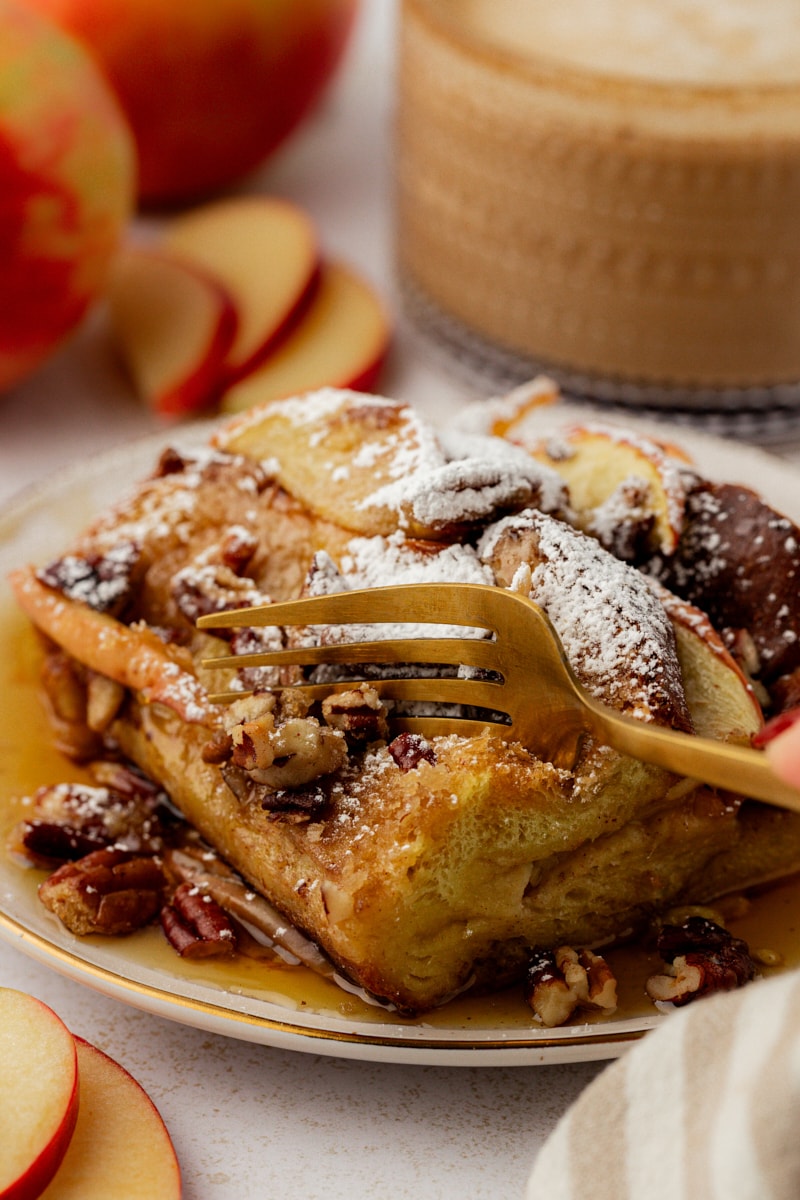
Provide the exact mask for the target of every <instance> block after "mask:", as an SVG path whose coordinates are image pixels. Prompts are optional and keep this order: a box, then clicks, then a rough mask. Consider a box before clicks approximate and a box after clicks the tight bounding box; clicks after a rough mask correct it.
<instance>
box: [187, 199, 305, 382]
mask: <svg viewBox="0 0 800 1200" xmlns="http://www.w3.org/2000/svg"><path fill="white" fill-rule="evenodd" d="M166 246H167V248H168V250H170V251H171V252H172V253H173V254H175V255H177V256H179V257H181V258H183V259H185V260H186V261H187V262H190V263H193V264H194V265H195V266H197V267H199V268H200V269H201V270H203V271H205V272H207V273H208V274H209V275H212V276H213V277H214V278H215V279H217V280H218V282H219V283H220V284H221V285H222V287H224V288H225V290H226V291H227V292H228V293H229V295H230V296H231V297H232V298H233V303H234V307H235V309H236V312H237V315H238V318H239V324H238V329H237V332H236V336H235V338H234V340H233V344H232V346H231V348H230V351H229V353H228V356H227V360H226V371H227V378H228V381H229V382H231V381H232V380H235V379H240V378H241V377H242V376H243V375H246V374H247V373H248V372H250V371H252V370H253V368H254V367H255V366H257V364H258V363H260V362H261V361H262V360H263V359H264V358H266V356H267V355H268V354H269V353H270V352H271V351H272V349H273V348H274V347H275V345H276V344H277V343H278V342H279V341H280V339H281V338H282V337H283V336H284V334H285V333H286V331H287V329H289V328H290V326H291V324H292V322H293V321H295V320H296V319H297V317H298V316H299V314H300V313H301V312H302V310H303V308H304V306H305V305H306V304H307V303H308V301H309V300H310V298H311V296H312V295H313V292H314V290H315V288H316V283H317V274H318V266H319V250H318V245H317V235H316V231H315V229H314V225H313V223H312V221H311V219H310V218H309V217H308V216H307V215H306V213H304V212H303V210H302V209H301V208H298V207H297V206H296V205H294V204H291V203H289V202H288V201H285V200H278V199H275V198H272V197H266V196H252V197H242V198H236V199H232V200H222V201H219V202H217V203H215V204H208V205H204V206H202V207H201V208H197V209H194V210H193V211H191V212H188V213H186V214H185V215H183V216H180V217H178V218H176V219H175V220H174V221H173V222H172V223H171V224H170V226H169V228H168V230H167V233H166Z"/></svg>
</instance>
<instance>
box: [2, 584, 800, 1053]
mask: <svg viewBox="0 0 800 1200" xmlns="http://www.w3.org/2000/svg"><path fill="white" fill-rule="evenodd" d="M0 644H2V645H3V646H4V647H5V651H4V654H3V655H2V657H1V658H0V837H1V838H2V847H3V855H4V859H3V863H2V871H3V873H4V874H5V875H6V877H7V878H8V880H9V883H10V886H11V889H12V891H13V892H14V893H15V894H17V893H19V894H20V895H23V896H25V897H26V898H28V899H31V898H33V897H34V896H35V891H36V888H37V886H38V884H39V882H40V881H41V880H42V879H43V878H44V873H43V872H41V871H38V870H33V869H31V868H25V867H23V866H21V865H18V864H17V863H16V862H15V861H13V860H12V859H11V858H10V857H9V856H8V855H7V854H6V852H5V849H4V848H5V845H6V841H7V836H8V833H9V832H10V830H11V829H12V827H13V826H14V825H15V824H16V823H17V822H18V821H19V820H20V819H21V818H22V817H23V816H24V814H25V811H26V808H25V805H24V798H25V797H27V796H30V795H31V794H32V793H33V792H34V791H35V790H36V788H38V787H41V786H43V785H45V784H53V783H59V782H63V781H65V780H70V781H73V780H74V781H80V780H84V781H88V779H89V777H88V775H87V774H86V773H85V772H84V771H82V770H81V768H80V767H78V766H76V764H74V763H73V762H71V761H69V760H68V759H66V758H65V757H64V756H63V755H62V754H61V753H60V752H59V751H58V750H57V749H56V748H55V747H54V746H53V744H52V739H51V736H50V730H49V725H48V721H47V717H46V715H45V713H44V710H43V708H42V703H41V698H40V692H39V683H38V679H39V661H40V648H39V644H38V641H37V637H36V635H35V633H34V632H33V630H32V629H31V627H30V625H29V623H28V621H27V620H26V618H25V617H24V616H22V615H21V614H20V613H19V612H17V611H16V610H15V609H14V608H13V606H11V605H10V604H4V605H3V606H2V608H0ZM728 924H729V928H730V930H731V932H732V933H734V934H736V935H737V936H738V937H742V938H744V939H745V940H746V941H747V942H748V943H749V944H750V947H751V950H753V951H754V952H757V951H760V950H764V949H766V950H769V951H770V953H771V954H773V955H775V956H776V960H777V961H778V962H779V963H780V964H781V966H780V967H774V968H773V967H770V968H764V969H763V973H764V974H770V973H773V972H774V971H775V970H780V969H781V967H794V966H798V965H800V875H798V876H794V877H792V878H791V879H789V880H786V881H783V882H781V883H778V884H774V885H772V886H769V887H765V888H761V889H758V890H757V891H756V892H753V893H750V894H749V895H748V903H747V905H746V911H745V912H744V914H743V915H740V916H737V917H736V918H735V919H731V920H730V921H729V923H728ZM85 941H86V942H87V943H89V944H91V943H96V944H99V943H103V944H104V945H107V944H108V939H100V938H87V939H85ZM117 947H118V948H119V951H120V958H121V959H122V960H124V961H127V962H130V964H131V966H133V965H134V964H139V965H143V966H146V967H147V968H149V969H151V970H154V971H158V972H161V973H163V974H164V975H165V976H166V977H167V978H168V977H169V976H172V978H173V979H176V980H177V979H187V980H195V981H198V982H201V983H203V984H208V985H210V986H211V987H213V988H219V989H221V990H222V992H223V993H224V992H230V993H239V994H244V995H247V996H252V997H255V998H257V999H262V1000H265V1001H270V1002H272V1003H275V1004H277V1005H280V1006H281V1007H283V1008H284V1009H286V1010H287V1013H290V1012H291V1011H298V1010H300V1011H305V1012H320V1013H327V1014H330V1015H331V1016H334V1017H337V1018H346V1019H350V1020H357V1021H363V1022H367V1023H371V1022H374V1023H376V1024H383V1023H385V1022H386V1021H387V1019H390V1020H391V1021H392V1023H393V1024H400V1025H409V1026H414V1025H421V1026H424V1027H426V1028H431V1029H433V1030H435V1029H436V1028H447V1029H453V1028H462V1029H464V1030H465V1031H466V1032H468V1031H469V1030H470V1029H473V1030H479V1029H497V1030H504V1031H516V1032H518V1033H521V1032H524V1031H525V1030H529V1029H530V1030H533V1029H536V1030H538V1029H539V1028H540V1027H539V1026H538V1025H536V1023H535V1022H534V1020H533V1018H532V1015H531V1013H530V1010H529V1009H528V1007H527V1006H526V1004H525V1002H524V1000H523V998H522V993H521V989H520V988H519V987H514V988H510V989H507V990H505V991H503V992H500V993H497V994H495V995H493V996H483V997H462V998H460V999H457V1000H454V1001H451V1003H449V1004H447V1005H445V1006H444V1007H443V1008H441V1009H439V1010H437V1011H436V1012H433V1013H426V1014H425V1016H424V1017H423V1018H418V1019H417V1020H411V1019H405V1018H402V1017H398V1016H397V1014H395V1013H391V1015H390V1016H389V1014H388V1013H387V1010H386V1009H384V1008H381V1007H379V1006H376V1005H371V1004H368V1003H367V1002H366V1001H364V1000H363V999H361V997H360V996H358V995H354V994H351V993H350V992H348V991H345V990H344V989H343V988H341V987H339V986H337V985H336V984H335V983H332V982H330V981H328V980H326V979H323V978H321V977H319V976H317V975H315V974H314V973H313V972H312V971H310V970H308V969H307V968H305V967H302V966H293V965H290V964H288V963H284V962H282V961H281V960H276V961H275V962H273V961H262V960H255V959H250V958H245V957H243V956H239V957H236V958H234V959H229V960H217V961H214V960H209V959H204V960H202V961H200V962H191V961H185V960H183V959H181V958H179V956H178V955H177V954H175V952H174V951H173V950H172V949H171V947H170V946H169V945H168V943H167V942H166V940H165V938H164V937H163V935H162V934H161V931H160V929H158V928H156V927H152V928H148V929H145V930H141V931H139V932H138V933H135V934H133V935H131V936H129V937H126V938H124V939H123V938H119V939H115V948H117ZM606 957H607V959H608V961H609V964H610V966H611V969H612V970H613V972H614V974H615V975H616V977H617V981H618V987H619V1007H618V1009H617V1011H616V1013H615V1014H614V1017H613V1019H614V1021H615V1022H616V1021H620V1020H622V1021H624V1020H626V1019H628V1018H637V1017H639V1018H641V1017H643V1016H652V1015H654V1012H655V1010H654V1007H653V1005H652V1003H651V1002H650V1000H649V999H648V998H647V996H646V994H645V991H644V983H645V980H646V979H647V976H648V975H650V974H652V973H653V972H654V971H656V970H657V969H658V967H659V958H658V955H657V954H655V953H651V952H648V951H647V950H646V949H645V948H643V947H641V946H638V945H631V946H622V947H617V948H614V949H611V950H609V951H607V953H606ZM602 1019H603V1018H602V1017H596V1018H593V1017H592V1016H591V1015H588V1016H587V1014H584V1013H583V1012H581V1013H580V1015H579V1016H578V1017H577V1023H578V1024H580V1025H584V1024H585V1023H587V1021H588V1023H591V1024H597V1023H599V1022H601V1021H602Z"/></svg>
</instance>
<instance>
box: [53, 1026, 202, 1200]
mask: <svg viewBox="0 0 800 1200" xmlns="http://www.w3.org/2000/svg"><path fill="white" fill-rule="evenodd" d="M75 1045H76V1048H77V1052H78V1069H79V1074H80V1094H81V1104H80V1112H79V1114H78V1123H77V1125H76V1127H75V1133H74V1134H73V1137H72V1141H71V1142H70V1145H69V1149H68V1150H67V1153H66V1156H65V1158H64V1161H63V1162H62V1164H61V1167H60V1169H59V1171H58V1174H57V1175H56V1176H55V1178H54V1179H53V1181H52V1183H51V1184H50V1186H49V1187H48V1188H47V1190H46V1191H45V1192H44V1193H43V1196H42V1200H77V1197H80V1200H109V1197H111V1196H113V1197H114V1200H155V1198H156V1197H157V1200H179V1198H180V1194H181V1174H180V1168H179V1166H178V1160H177V1158H176V1156H175V1149H174V1147H173V1145H172V1141H171V1139H170V1136H169V1133H168V1132H167V1128H166V1126H165V1124H164V1122H163V1120H162V1119H161V1116H160V1114H159V1112H158V1109H157V1108H156V1106H155V1105H154V1104H153V1102H152V1100H151V1099H150V1097H149V1096H148V1095H147V1093H146V1092H145V1091H144V1090H143V1088H142V1087H141V1086H140V1085H139V1084H138V1083H137V1082H136V1080H135V1079H134V1078H133V1076H132V1075H129V1074H128V1072H127V1071H126V1070H125V1068H124V1067H121V1066H120V1065H119V1063H118V1062H115V1061H114V1059H112V1058H109V1057H108V1055H107V1054H104V1053H103V1051H102V1050H98V1049H97V1047H96V1046H92V1045H90V1044H89V1043H88V1042H85V1041H84V1040H83V1039H82V1038H79V1037H76V1038H75Z"/></svg>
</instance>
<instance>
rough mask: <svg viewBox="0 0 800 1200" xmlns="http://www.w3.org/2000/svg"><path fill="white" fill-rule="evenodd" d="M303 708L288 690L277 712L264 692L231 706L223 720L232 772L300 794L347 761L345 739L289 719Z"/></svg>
mask: <svg viewBox="0 0 800 1200" xmlns="http://www.w3.org/2000/svg"><path fill="white" fill-rule="evenodd" d="M307 708H308V706H307V704H306V701H305V699H304V698H303V697H302V695H301V694H300V693H298V692H297V690H296V689H291V688H290V689H287V691H285V692H283V693H282V695H281V702H280V706H278V702H277V700H276V697H275V696H274V695H272V694H271V693H269V692H266V693H263V694H259V695H256V696H249V697H247V698H246V699H243V700H237V701H234V703H233V704H232V705H231V706H230V709H229V710H228V715H227V717H226V720H225V725H226V729H227V731H228V733H229V734H230V735H231V739H232V742H233V750H232V754H231V762H232V764H233V766H236V767H240V768H241V769H242V770H244V771H246V772H247V773H248V775H250V777H251V778H252V780H253V781H254V782H255V783H259V784H264V785H265V786H266V787H268V788H271V789H273V790H274V791H282V790H284V789H289V790H292V789H294V788H300V787H303V786H304V785H305V784H308V783H311V782H312V781H313V780H315V779H318V778H320V777H321V776H323V775H330V774H332V773H333V772H334V771H337V770H338V769H339V768H340V767H341V766H342V764H343V763H344V761H345V759H346V757H347V744H346V742H345V739H344V737H343V735H342V734H341V733H339V732H338V731H337V730H334V729H330V728H328V727H327V726H322V725H320V723H319V721H318V720H317V719H316V718H315V717H307V716H305V715H296V716H291V715H288V714H290V713H293V712H297V713H298V714H304V713H305V712H306V711H307Z"/></svg>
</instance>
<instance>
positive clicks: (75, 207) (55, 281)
mask: <svg viewBox="0 0 800 1200" xmlns="http://www.w3.org/2000/svg"><path fill="white" fill-rule="evenodd" d="M134 163H135V151H134V147H133V143H132V140H131V136H130V131H129V129H128V125H127V122H126V120H125V118H124V116H123V114H122V112H121V110H120V108H119V105H118V104H117V101H116V99H115V97H114V95H113V93H112V91H111V89H110V88H109V86H108V84H107V82H106V81H105V79H104V78H103V76H102V74H101V73H100V71H99V70H98V68H97V66H96V65H95V63H94V62H93V61H92V59H91V57H90V56H89V54H88V53H87V52H86V50H85V49H84V48H83V47H82V46H80V45H79V44H78V43H77V42H75V41H74V40H73V39H71V38H68V37H67V36H66V35H65V34H64V33H63V32H62V31H61V30H60V29H57V28H56V27H55V26H53V25H52V24H51V23H50V22H48V21H45V20H43V19H42V18H40V17H39V16H37V15H36V14H35V13H32V12H30V11H28V10H27V9H26V8H23V7H21V6H20V5H18V4H17V3H16V0H0V391H2V390H6V389H7V388H9V387H11V386H12V385H13V384H14V383H16V382H17V381H19V380H21V379H23V378H24V377H25V376H26V375H28V374H30V372H31V371H33V370H34V368H35V367H37V366H38V365H39V363H40V362H41V361H42V360H43V359H45V358H46V357H47V356H48V355H49V354H50V353H51V352H52V351H53V350H54V349H55V348H56V347H57V346H58V345H59V344H60V343H61V342H62V341H63V340H64V338H65V337H66V336H67V335H68V334H69V333H71V332H72V330H73V329H74V328H75V327H76V326H77V324H78V323H79V321H80V320H81V318H82V317H83V316H84V314H85V312H86V311H87V309H88V308H89V306H90V304H91V303H92V301H93V300H94V299H95V298H96V297H97V296H98V295H99V294H100V293H101V291H102V290H103V289H104V287H105V283H106V279H107V274H108V270H109V267H110V263H111V259H112V256H113V254H114V251H115V250H116V248H117V245H118V243H119V240H120V237H121V234H122V230H123V228H124V226H125V224H126V222H127V220H128V217H129V215H130V212H131V208H132V205H133V201H134V196H135V166H134Z"/></svg>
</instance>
